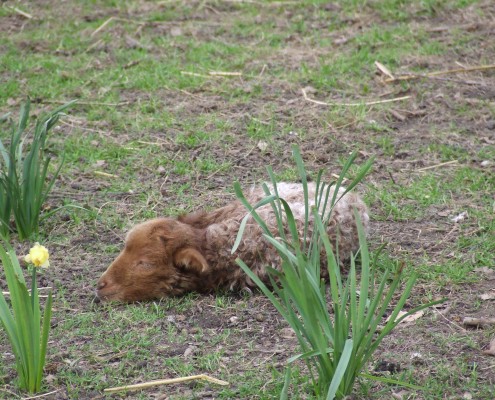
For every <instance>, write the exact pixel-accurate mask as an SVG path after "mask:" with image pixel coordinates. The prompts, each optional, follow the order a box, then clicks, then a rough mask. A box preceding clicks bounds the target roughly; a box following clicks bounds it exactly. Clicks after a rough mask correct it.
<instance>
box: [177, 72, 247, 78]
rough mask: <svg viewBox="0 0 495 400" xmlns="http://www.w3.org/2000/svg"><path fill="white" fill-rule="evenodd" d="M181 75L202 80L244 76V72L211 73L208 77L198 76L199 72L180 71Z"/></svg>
mask: <svg viewBox="0 0 495 400" xmlns="http://www.w3.org/2000/svg"><path fill="white" fill-rule="evenodd" d="M180 73H181V75H191V76H199V77H200V78H209V77H211V76H242V72H227V71H210V72H208V75H204V74H198V73H197V72H189V71H180Z"/></svg>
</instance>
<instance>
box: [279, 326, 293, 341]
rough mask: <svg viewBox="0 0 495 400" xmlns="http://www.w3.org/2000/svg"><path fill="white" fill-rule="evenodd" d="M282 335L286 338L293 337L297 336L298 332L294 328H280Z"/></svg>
mask: <svg viewBox="0 0 495 400" xmlns="http://www.w3.org/2000/svg"><path fill="white" fill-rule="evenodd" d="M280 336H282V337H283V338H285V339H292V338H295V337H296V333H295V332H294V330H293V329H292V328H282V329H281V330H280Z"/></svg>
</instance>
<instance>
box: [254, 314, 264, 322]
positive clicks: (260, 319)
mask: <svg viewBox="0 0 495 400" xmlns="http://www.w3.org/2000/svg"><path fill="white" fill-rule="evenodd" d="M254 319H255V320H256V321H258V322H263V321H264V320H265V316H264V315H263V314H256V315H255V316H254Z"/></svg>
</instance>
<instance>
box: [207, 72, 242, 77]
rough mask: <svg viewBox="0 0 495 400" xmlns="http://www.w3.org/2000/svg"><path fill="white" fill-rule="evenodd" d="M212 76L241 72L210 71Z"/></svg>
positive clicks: (236, 74) (233, 74)
mask: <svg viewBox="0 0 495 400" xmlns="http://www.w3.org/2000/svg"><path fill="white" fill-rule="evenodd" d="M208 74H210V75H212V76H242V72H226V71H210V72H208Z"/></svg>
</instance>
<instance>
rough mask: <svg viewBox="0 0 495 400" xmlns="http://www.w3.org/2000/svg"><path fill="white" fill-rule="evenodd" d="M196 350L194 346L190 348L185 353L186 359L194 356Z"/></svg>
mask: <svg viewBox="0 0 495 400" xmlns="http://www.w3.org/2000/svg"><path fill="white" fill-rule="evenodd" d="M195 350H196V348H195V347H194V346H189V347H188V348H187V349H186V351H185V352H184V358H189V357H191V356H192V355H193V354H194V351H195Z"/></svg>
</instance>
